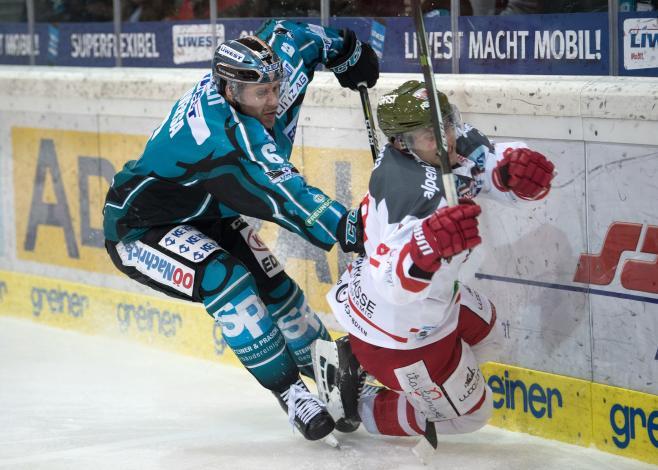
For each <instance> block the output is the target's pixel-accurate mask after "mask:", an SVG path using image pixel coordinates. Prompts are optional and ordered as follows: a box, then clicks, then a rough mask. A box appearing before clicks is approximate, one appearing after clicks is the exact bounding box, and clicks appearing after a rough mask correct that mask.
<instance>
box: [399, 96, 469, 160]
mask: <svg viewBox="0 0 658 470" xmlns="http://www.w3.org/2000/svg"><path fill="white" fill-rule="evenodd" d="M441 117H442V118H443V129H444V130H445V133H446V138H447V139H448V145H450V141H451V140H454V139H455V136H456V135H461V133H460V132H461V131H462V129H463V123H462V118H461V113H460V112H459V109H458V108H457V106H455V105H453V104H451V105H450V110H449V112H448V113H444V114H443V115H442V116H441ZM399 138H400V141H401V142H402V145H403V146H404V147H405V148H407V149H408V150H411V151H412V152H422V153H424V152H430V151H436V148H437V145H436V139H435V138H434V129H433V127H432V126H426V127H421V128H420V129H414V130H412V131H408V132H405V133H403V134H401V135H400V136H399Z"/></svg>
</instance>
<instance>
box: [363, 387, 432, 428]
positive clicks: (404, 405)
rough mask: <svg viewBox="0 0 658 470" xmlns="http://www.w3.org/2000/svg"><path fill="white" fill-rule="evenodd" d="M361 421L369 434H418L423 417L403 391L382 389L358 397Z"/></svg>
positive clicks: (421, 426) (423, 420)
mask: <svg viewBox="0 0 658 470" xmlns="http://www.w3.org/2000/svg"><path fill="white" fill-rule="evenodd" d="M359 416H360V417H361V422H362V423H363V425H364V426H365V428H366V429H367V430H368V432H369V433H371V434H384V435H386V436H420V435H422V434H423V433H424V432H425V417H424V416H423V415H422V414H421V413H419V412H417V411H416V410H415V409H414V407H413V406H411V404H410V403H409V402H408V401H407V399H406V397H405V396H404V393H401V392H396V391H395V390H388V389H384V390H381V391H380V392H378V393H377V394H375V395H366V396H363V395H362V396H361V398H360V399H359Z"/></svg>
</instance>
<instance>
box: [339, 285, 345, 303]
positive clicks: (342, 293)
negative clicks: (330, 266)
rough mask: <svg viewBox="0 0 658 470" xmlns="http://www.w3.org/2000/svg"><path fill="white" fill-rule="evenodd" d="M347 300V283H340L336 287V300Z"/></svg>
mask: <svg viewBox="0 0 658 470" xmlns="http://www.w3.org/2000/svg"><path fill="white" fill-rule="evenodd" d="M346 300H347V284H342V285H340V286H338V288H337V289H336V302H340V303H343V302H345V301H346Z"/></svg>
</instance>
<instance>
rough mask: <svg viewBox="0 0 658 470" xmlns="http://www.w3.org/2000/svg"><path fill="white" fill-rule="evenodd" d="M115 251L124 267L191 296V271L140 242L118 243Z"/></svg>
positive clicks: (192, 277)
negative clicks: (128, 267) (130, 267)
mask: <svg viewBox="0 0 658 470" xmlns="http://www.w3.org/2000/svg"><path fill="white" fill-rule="evenodd" d="M116 250H117V253H118V255H119V257H120V258H121V262H122V264H123V265H124V266H132V267H134V268H135V269H137V271H139V272H140V273H142V274H145V275H146V276H148V277H149V278H151V279H153V280H154V281H156V282H159V283H160V284H163V285H165V286H169V287H171V288H173V289H175V290H177V291H179V292H183V293H184V294H187V295H189V296H190V297H191V296H192V291H193V289H194V270H193V269H191V268H188V267H187V266H185V265H184V264H182V263H179V262H178V261H176V260H174V259H173V258H171V257H169V256H167V255H165V254H164V253H161V252H159V251H157V250H155V249H154V248H152V247H150V246H148V245H145V244H144V243H142V242H140V241H136V242H134V243H125V244H124V243H123V242H120V243H118V244H117V246H116Z"/></svg>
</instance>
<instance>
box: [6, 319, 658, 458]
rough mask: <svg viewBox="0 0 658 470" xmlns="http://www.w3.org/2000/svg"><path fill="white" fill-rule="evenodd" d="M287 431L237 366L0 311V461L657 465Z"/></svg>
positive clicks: (499, 439) (546, 447)
mask: <svg viewBox="0 0 658 470" xmlns="http://www.w3.org/2000/svg"><path fill="white" fill-rule="evenodd" d="M337 437H338V439H339V440H340V441H341V444H342V448H341V449H340V450H336V449H332V448H330V447H328V446H327V445H326V444H323V443H318V442H307V441H305V440H304V439H303V438H302V437H301V436H300V435H299V434H298V433H295V434H294V435H293V433H292V430H291V428H290V426H289V425H288V422H287V416H286V415H285V414H284V413H283V411H282V410H281V409H280V408H279V405H278V403H277V402H276V400H275V398H274V397H273V396H272V395H271V394H270V393H269V392H267V391H266V390H264V389H262V388H261V387H260V386H259V385H258V384H257V383H256V382H255V381H254V380H253V379H252V378H251V376H249V374H248V373H247V372H245V371H244V370H241V369H239V368H237V367H231V366H224V365H218V364H215V363H212V362H209V361H202V360H197V359H192V358H187V357H181V356H178V355H175V354H170V353H165V352H161V351H157V350H153V349H149V348H147V347H144V346H140V345H137V344H134V343H129V342H123V341H118V340H110V339H105V338H99V337H91V336H85V335H81V334H77V333H72V332H68V331H62V330H57V329H52V328H47V327H43V326H40V325H36V324H33V323H30V322H27V321H22V320H16V319H9V318H0V468H3V469H4V468H11V469H66V470H70V469H85V470H86V469H90V470H101V469H113V470H123V469H140V470H145V469H176V470H184V469H238V470H242V469H263V470H270V469H287V470H297V469H313V470H323V469H340V470H356V469H373V470H374V469H377V470H386V469H415V468H436V469H446V470H458V469H468V470H494V469H496V470H516V469H519V470H520V469H523V470H526V469H527V470H548V469H551V470H558V469H559V470H568V469H574V470H607V469H609V470H631V469H634V470H636V469H637V470H640V469H653V470H656V469H657V468H658V466H653V465H649V464H644V463H640V462H637V461H634V460H629V459H624V458H621V457H617V456H613V455H609V454H606V453H602V452H599V451H596V450H593V449H584V448H581V447H576V446H570V445H566V444H560V443H555V442H552V441H547V440H544V439H539V438H535V437H531V436H527V435H525V434H518V433H513V432H508V431H503V430H501V429H498V428H494V427H491V426H487V427H486V428H485V429H484V430H482V431H480V432H478V433H475V434H471V435H464V436H452V437H443V436H440V440H441V442H440V452H439V453H438V454H437V455H436V456H435V457H434V459H433V460H432V462H431V463H430V465H429V467H423V466H422V465H421V464H420V462H419V461H418V460H417V459H416V458H415V457H414V456H413V455H412V453H411V448H412V447H413V446H414V444H415V443H416V439H415V438H405V439H400V438H381V437H373V436H371V435H368V434H367V433H366V432H365V431H362V430H359V431H357V432H356V433H354V434H350V435H344V434H337Z"/></svg>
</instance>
